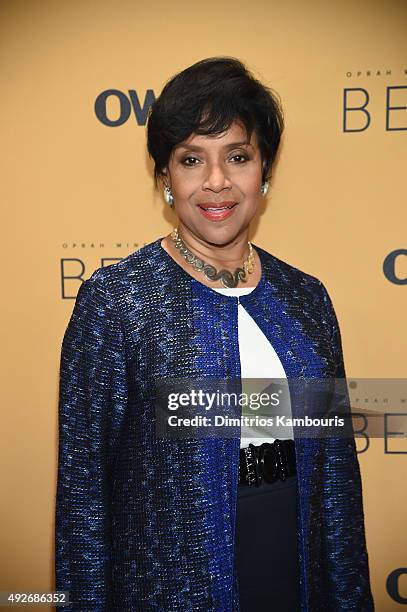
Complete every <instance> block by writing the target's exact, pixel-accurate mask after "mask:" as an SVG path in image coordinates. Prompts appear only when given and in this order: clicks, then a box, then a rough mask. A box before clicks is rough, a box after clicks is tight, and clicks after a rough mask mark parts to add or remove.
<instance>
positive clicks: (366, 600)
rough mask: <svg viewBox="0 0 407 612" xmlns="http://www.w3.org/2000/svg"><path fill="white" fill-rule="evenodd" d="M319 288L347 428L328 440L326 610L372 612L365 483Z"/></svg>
mask: <svg viewBox="0 0 407 612" xmlns="http://www.w3.org/2000/svg"><path fill="white" fill-rule="evenodd" d="M321 286H322V291H323V299H324V307H325V313H326V317H327V322H328V325H329V329H330V334H331V348H332V351H333V355H334V360H335V379H344V380H343V381H342V382H341V381H339V383H340V385H339V388H340V396H341V398H343V399H341V404H340V406H341V409H340V415H339V416H345V420H346V421H347V425H348V432H347V434H346V437H344V436H342V437H327V438H325V440H324V442H325V444H324V452H325V455H324V463H323V466H324V467H323V515H322V521H323V524H322V539H323V547H324V569H325V571H326V581H327V585H326V586H327V591H328V593H329V602H327V604H328V611H329V612H337V611H338V610H341V612H345V611H346V612H351V611H352V612H370V611H373V610H374V602H373V597H372V593H371V587H370V576H369V563H368V554H367V549H366V539H365V525H364V511H363V500H362V483H361V474H360V468H359V461H358V457H357V451H356V444H355V438H354V435H353V426H352V420H351V407H350V399H349V394H348V390H347V385H346V372H345V365H344V360H343V352H342V340H341V333H340V329H339V324H338V320H337V317H336V313H335V310H334V307H333V305H332V301H331V299H330V297H329V295H328V292H327V290H326V288H325V287H324V286H323V285H322V283H321ZM342 383H343V384H342ZM334 388H336V385H334ZM346 417H347V418H346Z"/></svg>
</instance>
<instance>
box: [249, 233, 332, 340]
mask: <svg viewBox="0 0 407 612" xmlns="http://www.w3.org/2000/svg"><path fill="white" fill-rule="evenodd" d="M253 246H254V247H255V249H256V250H257V251H258V252H259V255H260V257H261V260H262V265H264V267H265V271H264V272H265V277H266V280H267V281H268V282H269V284H270V285H271V286H272V287H273V290H274V292H275V294H276V295H278V296H279V297H280V298H281V299H282V300H284V301H285V302H286V303H287V305H288V307H290V308H295V307H296V308H302V309H307V310H308V312H310V313H311V315H312V316H315V318H318V319H319V320H321V315H322V322H323V323H324V324H326V325H327V326H328V327H329V328H330V329H332V326H335V325H337V319H336V314H335V310H334V306H333V303H332V300H331V297H330V295H329V292H328V290H327V288H326V287H325V285H324V283H323V282H322V281H321V280H320V279H319V278H318V277H316V276H314V275H313V274H310V273H309V272H306V271H304V270H302V269H301V268H298V267H296V266H294V265H292V264H290V263H288V262H287V261H284V260H282V259H280V258H279V257H276V256H275V255H273V254H272V253H269V252H268V251H266V250H265V249H262V248H261V247H258V246H256V245H254V244H253ZM312 313H314V315H313V314H312Z"/></svg>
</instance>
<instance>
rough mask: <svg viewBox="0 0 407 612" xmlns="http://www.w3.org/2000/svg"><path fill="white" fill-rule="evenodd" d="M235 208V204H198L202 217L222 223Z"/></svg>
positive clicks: (226, 202) (229, 202)
mask: <svg viewBox="0 0 407 612" xmlns="http://www.w3.org/2000/svg"><path fill="white" fill-rule="evenodd" d="M236 206H237V202H233V201H225V202H202V203H201V204H198V208H199V210H200V212H201V213H202V215H203V216H204V217H205V218H206V219H209V220H210V221H223V219H226V218H227V217H230V215H232V214H233V211H234V210H235V208H236Z"/></svg>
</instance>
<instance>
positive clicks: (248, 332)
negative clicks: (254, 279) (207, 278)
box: [214, 287, 294, 448]
mask: <svg viewBox="0 0 407 612" xmlns="http://www.w3.org/2000/svg"><path fill="white" fill-rule="evenodd" d="M253 289H254V287H235V288H232V289H227V288H219V289H218V288H216V289H214V291H217V292H218V293H223V294H224V295H230V296H233V297H238V296H240V295H246V294H247V293H251V291H253ZM238 336H239V353H240V368H241V378H242V392H243V393H244V392H246V393H250V392H255V393H261V392H262V391H263V389H265V387H264V386H263V388H259V385H257V386H256V387H255V389H253V383H254V381H253V382H252V383H250V381H246V380H245V379H253V378H262V379H267V380H266V381H265V383H266V386H267V385H268V384H270V382H271V381H270V379H274V378H278V379H284V380H285V384H284V390H285V391H286V393H285V394H284V398H285V403H284V409H283V411H282V410H280V409H279V410H278V414H284V416H286V417H287V416H288V417H290V416H291V404H290V398H289V393H288V383H287V376H286V373H285V370H284V367H283V364H282V363H281V361H280V358H279V356H278V355H277V353H276V351H275V350H274V348H273V347H272V345H271V344H270V342H269V341H268V340H267V338H266V336H265V335H264V334H263V332H262V331H261V329H260V328H259V326H258V325H257V323H256V322H255V321H254V319H253V318H252V317H251V316H250V315H249V313H248V312H247V310H245V308H244V307H243V306H242V305H241V304H240V303H239V304H238ZM264 410H265V408H264V407H262V408H260V409H259V410H252V409H250V408H243V409H242V414H245V415H248V416H250V417H253V416H256V414H257V413H259V412H261V414H264ZM266 410H267V417H272V416H273V406H269V407H267V408H266ZM259 416H260V415H259ZM262 429H263V432H264V433H263V437H259V433H260V432H261V431H262ZM283 431H284V435H281V434H282V432H283ZM276 437H278V438H279V439H280V440H283V439H289V438H291V439H293V438H294V435H293V429H292V427H291V426H285V427H284V428H282V427H280V428H279V429H278V434H277V436H276ZM275 439H276V438H272V437H270V427H266V428H265V427H263V428H262V427H261V426H260V425H259V426H255V427H246V426H242V428H241V439H240V448H244V447H246V446H248V445H249V443H252V444H255V445H256V446H258V445H260V444H263V442H274V440H275Z"/></svg>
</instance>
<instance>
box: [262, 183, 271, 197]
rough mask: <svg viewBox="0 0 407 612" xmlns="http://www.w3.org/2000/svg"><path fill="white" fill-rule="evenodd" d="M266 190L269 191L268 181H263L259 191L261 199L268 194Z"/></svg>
mask: <svg viewBox="0 0 407 612" xmlns="http://www.w3.org/2000/svg"><path fill="white" fill-rule="evenodd" d="M268 190H269V182H268V181H264V183H263V184H262V186H261V190H260V191H261V195H262V196H263V197H265V196H266V194H267V192H268Z"/></svg>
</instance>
